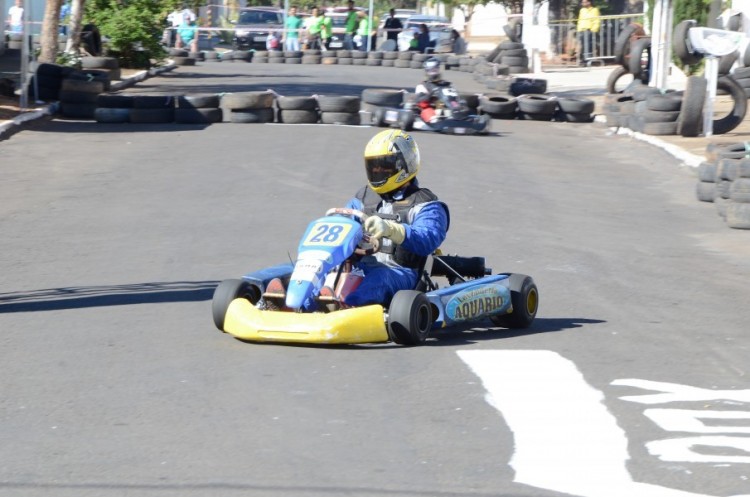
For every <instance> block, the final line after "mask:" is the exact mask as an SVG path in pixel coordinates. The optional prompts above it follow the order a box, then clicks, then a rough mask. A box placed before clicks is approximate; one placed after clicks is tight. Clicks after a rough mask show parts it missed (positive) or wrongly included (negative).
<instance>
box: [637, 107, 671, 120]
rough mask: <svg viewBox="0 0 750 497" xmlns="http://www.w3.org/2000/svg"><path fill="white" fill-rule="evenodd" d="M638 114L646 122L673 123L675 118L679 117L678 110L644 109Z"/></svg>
mask: <svg viewBox="0 0 750 497" xmlns="http://www.w3.org/2000/svg"><path fill="white" fill-rule="evenodd" d="M640 116H641V117H642V118H643V120H644V122H647V123H673V122H677V118H679V117H680V111H679V110H674V111H667V110H650V109H646V110H645V111H643V112H641V113H640Z"/></svg>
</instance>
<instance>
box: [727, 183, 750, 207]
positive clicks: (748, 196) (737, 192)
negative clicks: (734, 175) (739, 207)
mask: <svg viewBox="0 0 750 497" xmlns="http://www.w3.org/2000/svg"><path fill="white" fill-rule="evenodd" d="M729 198H730V200H731V201H732V202H736V203H740V204H750V179H748V178H738V179H736V180H734V181H732V185H731V186H730V187H729Z"/></svg>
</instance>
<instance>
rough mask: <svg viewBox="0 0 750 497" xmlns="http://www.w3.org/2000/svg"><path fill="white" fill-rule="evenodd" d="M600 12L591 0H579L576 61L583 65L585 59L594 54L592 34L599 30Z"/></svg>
mask: <svg viewBox="0 0 750 497" xmlns="http://www.w3.org/2000/svg"><path fill="white" fill-rule="evenodd" d="M600 24H601V14H600V13H599V9H598V8H597V7H594V6H593V5H592V4H591V0H581V10H579V11H578V24H577V25H576V31H577V33H578V47H579V48H578V63H579V64H580V65H584V64H585V63H586V60H587V59H590V58H591V57H593V56H594V52H595V47H594V35H595V34H596V33H598V32H599V26H600Z"/></svg>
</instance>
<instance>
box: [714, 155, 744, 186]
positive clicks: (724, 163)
mask: <svg viewBox="0 0 750 497" xmlns="http://www.w3.org/2000/svg"><path fill="white" fill-rule="evenodd" d="M740 162H741V161H739V160H737V159H720V160H719V161H718V162H717V163H716V182H719V181H721V180H724V181H734V180H736V179H737V178H738V177H739V168H738V166H739V164H740Z"/></svg>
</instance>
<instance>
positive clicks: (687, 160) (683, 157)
mask: <svg viewBox="0 0 750 497" xmlns="http://www.w3.org/2000/svg"><path fill="white" fill-rule="evenodd" d="M594 122H598V123H606V118H605V117H604V116H602V115H598V116H596V117H595V118H594ZM607 129H609V130H610V134H614V135H628V136H631V137H633V138H635V139H636V140H639V141H642V142H646V143H648V144H650V145H654V146H655V147H658V148H660V149H662V150H664V151H665V152H666V153H668V154H669V155H671V156H672V157H674V158H675V159H678V160H680V161H682V163H683V164H685V165H686V166H690V167H698V166H699V165H700V164H701V162H705V160H706V159H705V157H702V156H700V155H695V154H691V153H690V152H687V151H685V150H683V149H682V148H680V147H678V146H677V145H672V144H671V143H667V142H665V141H664V140H661V139H659V137H658V136H653V135H647V134H645V133H639V132H637V131H633V130H632V129H630V128H620V127H618V128H612V127H609V128H607Z"/></svg>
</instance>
